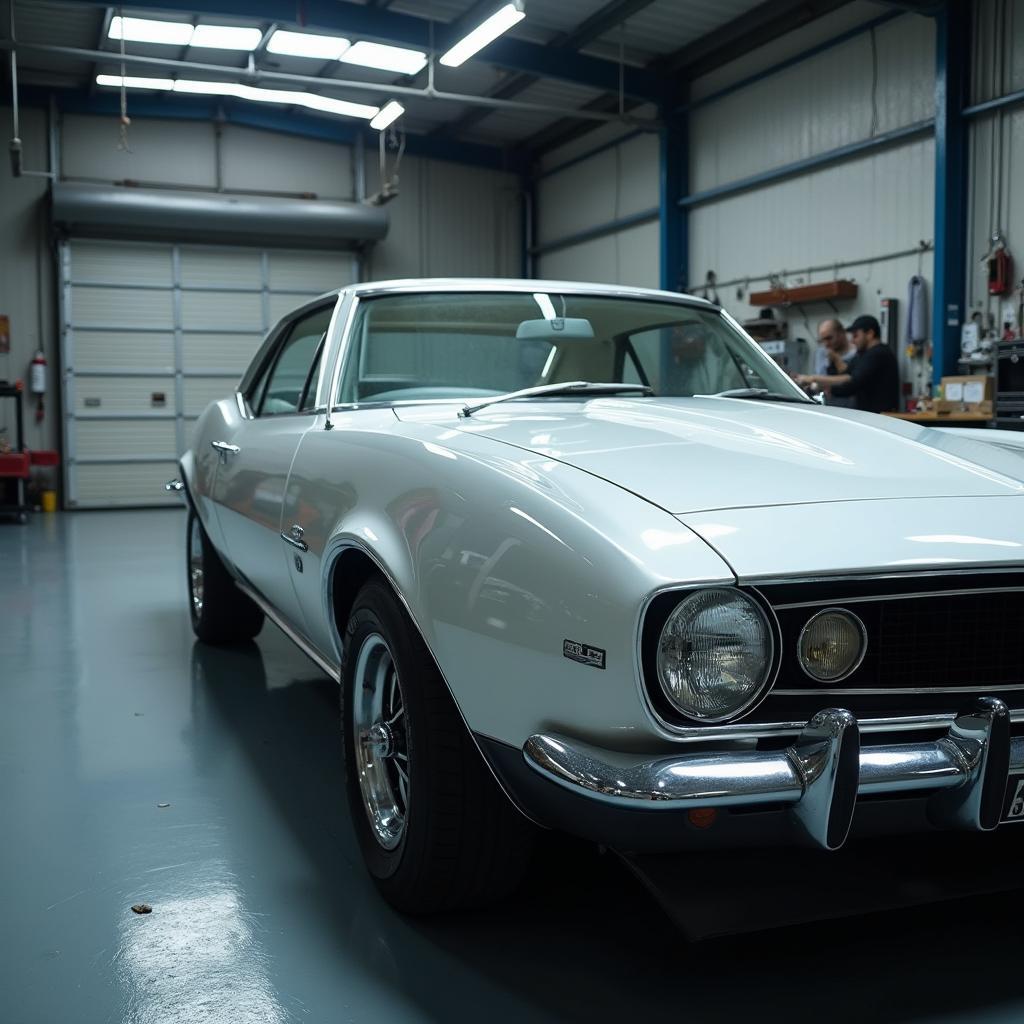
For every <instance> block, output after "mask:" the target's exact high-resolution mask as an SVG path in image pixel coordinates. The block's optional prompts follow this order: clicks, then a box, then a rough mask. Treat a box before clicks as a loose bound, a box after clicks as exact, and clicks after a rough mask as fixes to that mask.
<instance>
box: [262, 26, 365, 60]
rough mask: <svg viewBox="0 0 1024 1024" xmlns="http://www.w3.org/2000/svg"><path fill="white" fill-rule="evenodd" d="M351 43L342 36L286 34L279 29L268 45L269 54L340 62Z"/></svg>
mask: <svg viewBox="0 0 1024 1024" xmlns="http://www.w3.org/2000/svg"><path fill="white" fill-rule="evenodd" d="M350 45H351V44H350V42H349V40H347V39H342V38H341V36H321V35H316V34H315V33H313V32H286V31H284V29H278V30H277V31H276V32H275V33H274V34H273V35H272V36H271V37H270V42H269V43H267V52H268V53H283V54H287V55H288V56H290V57H315V58H316V59H317V60H340V59H341V55H342V54H343V53H344V52H345V51H346V50H347V49H348V48H349V46H350Z"/></svg>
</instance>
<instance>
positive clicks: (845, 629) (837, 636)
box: [798, 608, 868, 683]
mask: <svg viewBox="0 0 1024 1024" xmlns="http://www.w3.org/2000/svg"><path fill="white" fill-rule="evenodd" d="M867 648H868V637H867V631H866V630H865V629H864V623H863V622H861V621H860V619H858V618H857V616H856V615H854V614H853V612H848V611H847V610H846V609H845V608H826V609H825V610H824V611H820V612H818V614H817V615H814V616H812V617H811V619H810V621H809V622H808V623H807V625H806V626H804V628H803V631H802V632H801V633H800V642H799V644H798V651H799V654H798V656H799V659H800V667H801V668H802V669H803V670H804V671H805V672H806V673H807V674H808V675H809V676H810V677H811V678H812V679H816V680H817V681H818V682H819V683H835V682H838V681H839V680H840V679H845V678H846V677H847V676H848V675H851V674H852V673H853V672H855V671H856V670H857V668H858V667H859V666H860V663H861V662H862V661H863V660H864V654H865V652H866V651H867Z"/></svg>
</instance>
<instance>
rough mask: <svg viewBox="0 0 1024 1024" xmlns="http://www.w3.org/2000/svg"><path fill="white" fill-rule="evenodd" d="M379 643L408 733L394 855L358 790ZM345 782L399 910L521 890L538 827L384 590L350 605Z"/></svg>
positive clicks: (370, 858)
mask: <svg viewBox="0 0 1024 1024" xmlns="http://www.w3.org/2000/svg"><path fill="white" fill-rule="evenodd" d="M376 637H380V638H383V640H384V642H385V644H386V645H387V648H388V649H389V653H390V656H391V658H392V660H393V664H394V666H395V669H396V670H397V676H398V680H399V682H400V698H401V700H402V702H403V711H404V715H403V717H404V720H405V723H406V726H407V728H406V729H405V730H404V735H403V736H402V738H401V744H400V745H401V747H402V749H404V751H405V753H406V754H407V757H408V761H407V766H408V790H407V792H408V807H407V813H406V814H405V816H404V818H405V824H404V829H403V831H402V833H401V838H400V839H399V840H398V844H397V846H396V847H395V848H394V849H387V848H386V847H385V846H384V845H382V843H381V841H379V840H378V838H377V835H376V834H375V831H374V828H373V827H372V826H371V818H370V813H369V811H368V810H367V807H366V805H365V804H364V801H363V796H362V790H361V788H360V782H359V776H358V768H357V760H356V739H355V732H354V717H355V715H356V714H357V713H358V712H357V711H356V710H355V700H354V694H355V686H356V678H355V677H356V670H357V666H358V664H359V660H360V659H359V655H360V651H361V650H362V648H363V645H364V644H365V643H367V641H368V640H369V641H371V642H372V643H377V640H376V639H373V638H376ZM341 732H342V747H343V752H344V759H345V780H346V789H347V792H348V801H349V807H350V809H351V814H352V821H353V825H354V827H355V831H356V836H357V838H358V840H359V845H360V848H361V850H362V854H363V860H364V861H365V863H366V867H367V868H368V870H369V872H370V874H371V876H372V877H373V880H374V882H375V883H376V884H377V887H378V888H379V890H380V892H381V893H382V895H383V896H384V898H385V899H386V900H387V901H388V902H389V903H390V904H391V905H392V906H393V907H395V908H396V909H398V910H401V911H403V912H405V913H409V914H433V913H439V912H443V911H449V910H455V909H460V908H468V907H478V906H484V905H486V904H489V903H493V902H496V901H498V900H500V899H502V898H503V897H505V896H507V895H509V894H510V893H511V892H512V891H513V890H514V889H515V888H516V886H517V885H518V884H519V881H520V880H521V878H522V876H523V874H524V872H525V870H526V868H527V866H528V864H529V859H530V853H531V851H532V849H533V845H534V841H535V835H536V832H537V829H536V826H534V825H533V824H532V823H531V822H529V821H528V820H527V819H526V818H524V817H523V816H522V814H520V812H519V811H518V810H517V809H516V808H515V807H514V806H513V805H512V804H511V802H510V801H509V799H508V797H506V796H505V794H504V792H502V790H501V788H500V787H499V786H498V784H497V783H496V782H495V780H494V778H493V776H492V775H491V772H490V769H489V768H488V767H487V765H486V764H485V763H484V761H483V759H482V757H481V756H480V753H479V751H478V750H477V749H476V747H475V746H474V744H473V741H472V738H471V737H470V736H469V733H468V731H467V729H466V726H465V725H464V723H463V721H462V719H461V717H460V716H459V712H458V709H457V708H456V706H455V702H454V701H453V699H452V697H451V694H450V693H449V692H448V688H447V686H446V684H445V682H444V680H443V679H442V678H441V675H440V673H439V672H438V670H437V667H436V665H435V664H434V660H433V657H432V656H431V654H430V651H429V650H428V649H427V647H426V644H424V642H423V639H422V638H421V637H420V635H419V632H418V631H417V629H416V628H415V626H414V625H413V624H412V622H411V621H410V620H409V618H408V616H407V615H406V614H405V611H404V609H403V608H402V606H401V605H400V604H399V602H398V600H397V599H396V597H395V595H394V592H393V591H392V590H391V588H390V587H389V586H388V585H387V584H386V583H384V582H383V581H377V580H374V581H371V582H369V583H367V584H366V585H365V586H364V587H363V588H362V590H360V591H359V593H358V595H357V596H356V599H355V602H354V604H353V606H352V613H351V615H350V617H349V621H348V627H347V629H346V632H345V645H344V653H343V655H342V662H341Z"/></svg>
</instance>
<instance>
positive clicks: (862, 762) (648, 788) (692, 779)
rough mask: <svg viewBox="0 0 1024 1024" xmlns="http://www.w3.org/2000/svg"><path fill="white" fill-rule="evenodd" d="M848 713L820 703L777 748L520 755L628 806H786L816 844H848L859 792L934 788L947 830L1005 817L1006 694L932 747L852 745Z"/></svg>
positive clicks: (585, 748)
mask: <svg viewBox="0 0 1024 1024" xmlns="http://www.w3.org/2000/svg"><path fill="white" fill-rule="evenodd" d="M857 737H858V729H857V722H856V720H855V719H854V717H853V716H852V715H851V714H850V713H849V712H848V711H844V710H842V709H837V708H833V709H828V710H825V711H820V712H819V713H818V714H817V715H815V716H814V717H813V718H812V719H811V720H810V722H808V723H806V724H805V725H804V726H803V727H802V731H801V734H800V736H799V738H798V739H797V740H796V741H795V742H794V743H793V744H791V745H790V746H789V747H787V748H786V749H785V750H779V751H757V750H741V751H731V752H709V753H694V754H684V755H681V756H668V757H665V756H661V757H656V758H644V757H642V756H641V757H632V758H631V757H629V756H628V755H624V754H621V753H615V754H613V753H610V752H608V751H602V750H599V749H598V748H596V747H592V746H589V745H588V744H585V743H580V742H577V741H575V740H571V739H568V738H566V737H563V736H557V735H544V734H536V735H533V736H531V737H530V738H529V739H528V740H527V741H526V743H525V744H524V745H523V758H524V760H525V761H526V763H527V764H528V765H529V766H530V767H531V768H532V769H533V770H534V771H536V772H537V773H538V774H540V775H542V776H543V777H545V778H547V779H548V780H550V781H551V782H554V783H556V784H557V785H559V786H561V787H562V788H564V789H568V790H570V791H572V792H575V793H577V794H579V795H581V796H585V797H588V798H591V799H595V800H597V801H599V802H600V803H603V804H607V805H610V806H616V807H626V808H631V809H634V810H636V809H649V810H661V811H676V812H678V811H682V810H686V809H688V808H696V807H701V808H703V807H757V806H759V805H764V804H785V805H790V806H791V807H793V809H794V818H795V820H796V823H797V825H798V826H799V828H800V830H801V831H802V832H803V833H804V834H805V835H806V836H808V837H809V838H810V839H812V840H813V841H814V842H815V843H816V844H817V845H819V846H823V847H825V848H826V849H837V848H838V847H839V846H841V845H842V843H843V841H845V838H846V834H847V831H848V829H849V822H850V820H851V819H852V815H853V809H854V805H855V803H856V798H857V797H858V796H866V795H869V794H914V793H932V794H935V795H933V796H932V798H931V800H930V802H929V815H930V816H931V818H932V820H933V821H934V822H935V823H936V824H937V825H938V826H939V827H943V828H963V829H970V830H987V829H989V828H993V827H995V825H996V824H998V822H999V818H1000V817H1001V813H1002V792H1003V788H1004V787H1005V784H1006V779H1007V775H1008V773H1009V772H1010V771H1020V770H1022V769H1024V737H1016V738H1014V739H1013V740H1011V739H1010V736H1009V713H1008V711H1007V708H1006V705H1005V704H1003V702H1002V701H1000V700H997V699H995V698H992V697H983V698H980V699H979V700H977V701H975V702H974V703H973V704H972V705H971V706H969V707H968V708H965V709H964V710H963V711H961V712H960V713H959V714H958V715H956V716H955V718H954V719H953V720H952V722H951V723H950V728H949V731H948V733H947V735H946V736H944V737H942V738H940V739H938V740H935V741H934V742H930V743H909V744H886V745H883V746H877V747H867V748H863V747H860V746H859V744H858V741H857Z"/></svg>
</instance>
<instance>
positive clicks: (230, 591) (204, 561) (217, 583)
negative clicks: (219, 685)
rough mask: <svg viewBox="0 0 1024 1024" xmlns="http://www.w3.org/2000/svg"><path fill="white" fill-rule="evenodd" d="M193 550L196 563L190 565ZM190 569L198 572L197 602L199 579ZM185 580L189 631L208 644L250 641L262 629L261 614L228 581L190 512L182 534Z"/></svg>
mask: <svg viewBox="0 0 1024 1024" xmlns="http://www.w3.org/2000/svg"><path fill="white" fill-rule="evenodd" d="M193 551H195V553H196V556H197V564H196V565H195V566H193V558H192V555H193ZM193 568H196V569H198V570H201V573H202V577H201V583H202V591H201V594H200V597H199V600H197V599H196V593H197V591H196V587H197V585H198V582H199V581H198V580H197V579H196V577H195V574H194V572H193ZM185 579H186V581H187V584H188V608H189V614H190V616H191V619H192V632H193V633H195V635H196V636H197V637H199V639H200V640H202V641H203V642H204V643H207V644H218V645H226V644H237V643H241V642H243V641H245V640H251V639H252V638H253V637H254V636H256V634H257V633H258V632H259V631H260V629H261V628H262V626H263V612H261V611H260V609H259V607H258V606H257V605H256V604H255V603H254V602H253V600H252V599H251V598H250V597H248V596H246V595H245V594H243V593H242V592H241V591H240V590H239V589H238V587H236V586H235V581H234V580H233V579H232V578H231V576H230V574H229V573H228V571H227V569H226V568H225V567H224V563H223V562H222V561H221V560H220V555H218V554H217V552H216V551H215V550H214V547H213V545H212V544H211V543H210V538H209V537H208V536H207V535H206V530H205V529H204V528H203V524H202V522H200V520H199V517H198V516H197V515H196V514H195V512H194V511H192V510H191V509H189V513H188V527H187V528H186V533H185Z"/></svg>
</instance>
